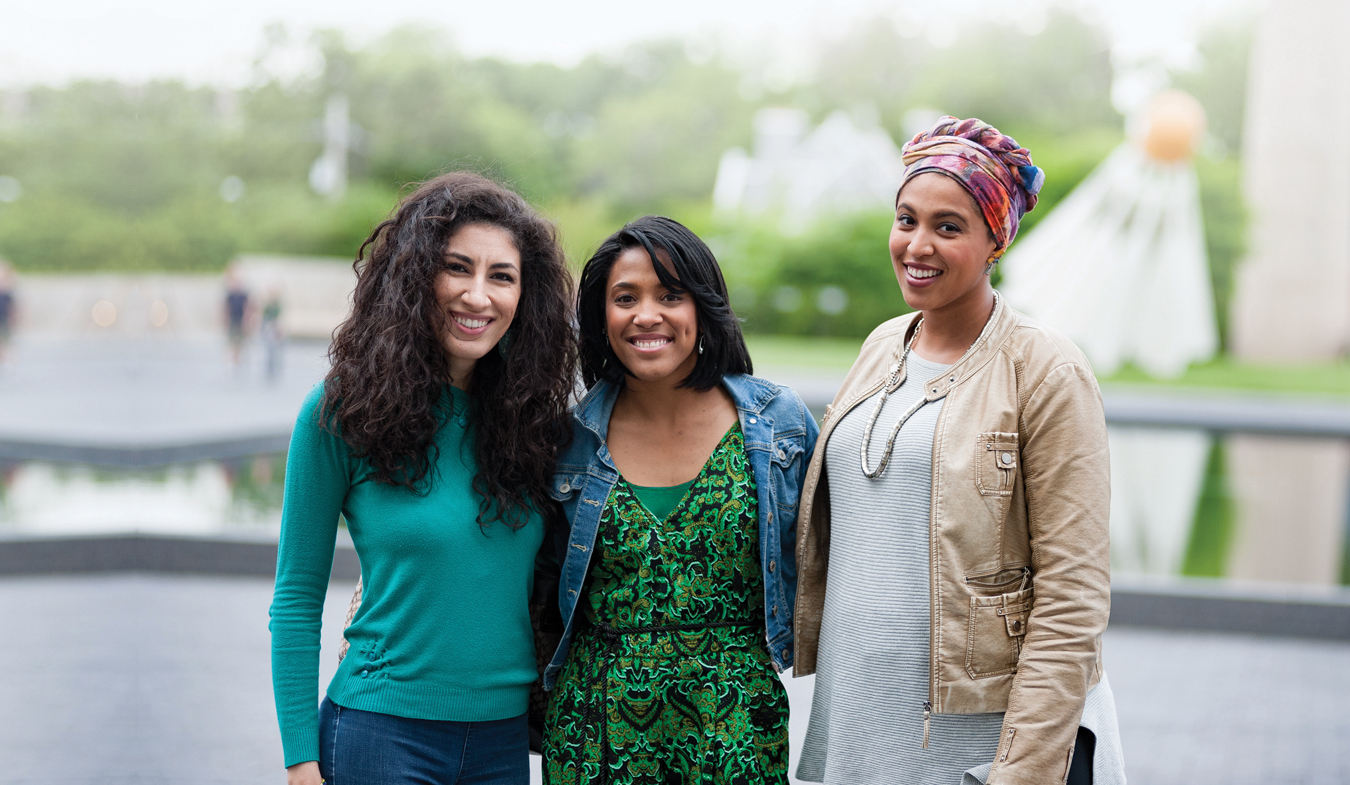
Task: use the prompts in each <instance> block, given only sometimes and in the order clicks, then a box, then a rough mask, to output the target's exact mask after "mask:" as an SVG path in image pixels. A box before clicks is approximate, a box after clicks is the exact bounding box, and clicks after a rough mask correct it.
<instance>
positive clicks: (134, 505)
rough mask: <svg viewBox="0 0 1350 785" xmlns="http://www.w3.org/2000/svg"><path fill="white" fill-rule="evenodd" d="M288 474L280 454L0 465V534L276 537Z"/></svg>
mask: <svg viewBox="0 0 1350 785" xmlns="http://www.w3.org/2000/svg"><path fill="white" fill-rule="evenodd" d="M285 475H286V455H285V453H277V454H267V455H255V456H252V457H248V458H240V459H229V460H219V461H201V462H196V463H187V464H173V465H169V466H164V467H159V468H152V469H121V468H111V467H106V466H84V465H79V464H63V463H50V462H42V461H21V462H8V463H3V464H0V536H27V537H31V536H43V535H57V536H66V535H80V534H117V533H130V532H136V533H144V534H177V535H187V536H242V537H270V538H275V537H276V536H277V535H278V533H279V532H280V529H281V499H282V487H283V482H284V479H285Z"/></svg>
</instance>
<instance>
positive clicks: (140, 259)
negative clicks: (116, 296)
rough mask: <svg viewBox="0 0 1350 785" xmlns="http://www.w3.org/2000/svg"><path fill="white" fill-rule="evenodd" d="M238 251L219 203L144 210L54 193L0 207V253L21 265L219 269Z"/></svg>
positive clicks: (189, 201)
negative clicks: (109, 205) (125, 209)
mask: <svg viewBox="0 0 1350 785" xmlns="http://www.w3.org/2000/svg"><path fill="white" fill-rule="evenodd" d="M238 250H239V243H238V240H237V231H236V227H235V226H234V224H233V222H232V221H231V218H230V216H228V215H226V214H224V212H223V211H222V210H220V208H219V200H212V199H210V198H206V197H202V196H188V197H183V198H180V199H179V200H176V201H174V202H170V203H168V204H164V205H161V206H159V207H157V208H156V209H153V210H149V211H145V212H142V213H139V214H136V213H129V212H126V211H121V210H116V209H113V208H109V207H107V206H105V205H101V204H98V203H95V202H92V201H86V200H81V199H78V198H72V197H62V196H56V195H51V194H45V195H35V196H31V197H26V198H24V199H21V200H19V201H18V202H15V203H14V204H12V205H6V206H4V207H0V253H3V254H4V255H5V256H7V257H9V260H10V261H11V262H13V264H14V266H15V267H16V268H17V269H20V270H44V271H77V270H179V271H192V270H217V269H221V268H223V267H224V266H225V263H226V262H227V261H228V260H229V258H230V257H231V256H233V255H234V254H235V253H236V252H237V251H238Z"/></svg>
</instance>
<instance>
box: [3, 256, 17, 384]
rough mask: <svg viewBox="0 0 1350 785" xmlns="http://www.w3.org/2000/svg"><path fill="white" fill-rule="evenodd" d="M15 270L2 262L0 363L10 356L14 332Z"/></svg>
mask: <svg viewBox="0 0 1350 785" xmlns="http://www.w3.org/2000/svg"><path fill="white" fill-rule="evenodd" d="M14 310H15V307H14V269H13V268H12V267H10V266H9V265H8V264H6V263H4V262H0V363H4V361H5V359H6V357H8V355H9V341H10V338H11V337H12V336H13V332H14Z"/></svg>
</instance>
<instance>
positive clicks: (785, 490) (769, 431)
mask: <svg viewBox="0 0 1350 785" xmlns="http://www.w3.org/2000/svg"><path fill="white" fill-rule="evenodd" d="M722 386H723V387H724V388H726V390H727V392H728V393H730V394H731V398H732V400H733V401H735V403H736V409H737V411H738V413H739V415H740V420H741V429H742V430H743V431H744V433H745V448H746V453H747V457H748V458H749V460H750V470H751V472H752V473H753V474H754V477H755V487H756V488H757V489H758V492H759V500H758V502H759V561H760V565H761V569H762V570H763V571H764V624H765V636H766V640H767V642H768V648H769V656H770V657H771V658H772V659H773V664H774V667H776V668H777V669H778V670H780V671H782V670H784V669H786V668H788V667H790V666H791V665H792V612H793V606H794V603H795V599H796V593H797V564H796V558H795V553H796V527H797V499H798V496H799V495H800V493H801V487H802V480H803V479H804V478H805V475H806V464H807V461H808V460H809V459H810V457H811V452H812V450H814V449H815V445H816V435H817V434H818V433H819V429H818V428H817V427H816V421H815V419H814V418H812V417H811V415H810V413H809V412H807V410H806V406H805V404H803V403H802V400H801V398H799V397H797V394H796V393H795V392H793V391H792V390H791V389H789V388H787V387H780V386H779V385H776V384H773V383H772V382H768V381H765V380H763V379H759V378H756V377H754V376H742V375H730V376H726V377H723V379H722ZM619 389H620V385H617V384H614V383H611V382H606V381H601V382H600V383H598V384H596V385H595V387H593V388H591V390H590V392H588V393H587V394H586V397H585V398H583V399H582V400H581V402H580V403H578V404H577V406H576V408H575V409H573V411H572V418H573V421H572V430H573V435H572V444H571V446H570V447H568V448H567V450H566V451H565V452H564V453H563V454H562V456H561V457H560V458H559V460H558V463H557V468H556V469H555V470H554V474H553V485H552V487H551V488H550V493H551V494H552V496H553V498H554V499H556V500H558V501H559V502H561V503H562V507H563V511H564V512H565V513H566V516H567V521H568V523H569V524H570V527H569V528H568V529H563V530H560V531H559V532H558V534H557V535H556V536H555V542H553V543H546V544H545V546H544V547H545V548H550V547H552V548H553V549H554V552H555V555H556V557H557V559H558V562H559V563H560V564H561V565H562V569H561V575H560V580H559V583H558V604H559V608H560V610H561V612H562V620H563V623H564V628H563V636H562V641H561V643H559V645H558V650H557V653H555V654H554V655H553V660H552V662H550V663H549V665H548V668H547V669H545V671H544V688H545V689H552V688H553V684H554V683H555V682H556V681H557V679H558V673H559V672H560V671H561V670H562V665H563V661H564V660H566V658H567V650H568V648H569V645H570V644H571V641H572V636H573V634H574V633H575V631H576V626H577V621H578V620H577V610H578V606H579V605H580V603H581V600H582V599H583V596H584V595H583V594H582V592H583V589H584V587H585V584H586V574H587V572H588V571H589V569H590V564H591V554H592V553H593V552H594V550H595V537H596V531H597V530H598V529H599V528H600V516H601V513H602V512H603V511H604V508H605V503H606V502H607V501H608V500H609V494H610V491H611V490H612V489H613V488H614V484H615V483H616V482H618V480H619V472H618V470H617V469H615V468H614V461H613V459H612V458H611V457H610V454H609V448H608V447H607V446H606V444H605V440H606V436H607V434H608V432H609V416H610V413H611V412H612V411H613V410H614V402H615V401H616V400H618V397H619ZM564 549H565V553H564Z"/></svg>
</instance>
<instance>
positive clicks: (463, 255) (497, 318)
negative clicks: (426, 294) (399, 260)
mask: <svg viewBox="0 0 1350 785" xmlns="http://www.w3.org/2000/svg"><path fill="white" fill-rule="evenodd" d="M435 291H436V303H437V304H438V305H439V306H440V308H441V313H442V315H443V316H444V317H445V321H444V327H443V330H444V332H443V333H442V335H441V343H442V345H443V346H444V348H445V353H446V355H447V356H448V358H449V360H450V378H451V383H452V384H454V385H455V386H456V387H460V388H464V387H465V386H466V385H467V384H468V382H469V377H470V375H471V374H472V373H473V366H474V364H475V363H477V362H478V360H479V359H480V358H481V357H482V356H483V355H485V354H487V353H488V352H490V351H492V347H494V346H496V345H497V342H498V341H500V340H501V339H502V336H503V335H505V334H506V330H507V328H509V327H510V326H511V320H512V319H514V318H515V315H516V306H517V305H519V304H520V251H518V250H517V249H516V244H515V242H514V241H513V240H512V239H511V235H510V233H508V232H507V231H506V230H505V229H502V228H501V227H498V226H493V225H491V224H468V225H467V226H462V227H460V228H459V230H458V231H456V232H455V233H454V234H453V235H451V236H450V240H449V241H448V242H447V243H446V245H445V262H444V266H443V267H442V269H441V271H440V272H439V273H437V274H436V282H435Z"/></svg>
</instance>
